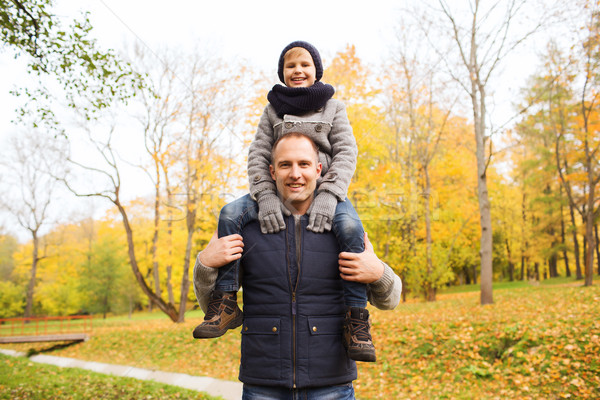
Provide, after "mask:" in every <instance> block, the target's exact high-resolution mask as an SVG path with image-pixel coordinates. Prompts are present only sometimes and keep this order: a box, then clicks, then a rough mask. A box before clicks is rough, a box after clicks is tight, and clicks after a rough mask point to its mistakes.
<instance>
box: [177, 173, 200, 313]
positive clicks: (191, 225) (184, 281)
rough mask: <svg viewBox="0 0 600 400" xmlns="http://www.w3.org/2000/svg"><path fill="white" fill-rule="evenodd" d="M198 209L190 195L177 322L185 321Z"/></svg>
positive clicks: (192, 194)
mask: <svg viewBox="0 0 600 400" xmlns="http://www.w3.org/2000/svg"><path fill="white" fill-rule="evenodd" d="M195 181H196V177H195V176H194V178H193V179H192V182H195ZM196 207H197V201H196V196H195V194H194V193H190V194H188V201H187V204H186V209H187V212H186V226H187V233H188V234H187V242H186V246H185V258H184V260H183V275H182V276H181V295H180V298H179V318H178V320H177V322H184V321H185V309H186V304H187V294H188V291H189V290H190V279H189V270H190V259H191V254H192V239H193V237H194V231H195V230H196Z"/></svg>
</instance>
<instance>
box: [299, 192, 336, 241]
mask: <svg viewBox="0 0 600 400" xmlns="http://www.w3.org/2000/svg"><path fill="white" fill-rule="evenodd" d="M337 203H338V201H337V198H336V197H335V196H334V195H333V194H331V193H329V192H325V191H323V192H320V193H319V194H317V197H315V199H314V200H313V202H312V204H311V205H310V208H309V209H308V212H307V213H308V214H309V218H308V226H307V227H306V229H308V230H309V231H313V232H315V233H322V232H325V231H330V230H331V223H332V222H333V216H334V214H335V208H336V207H337Z"/></svg>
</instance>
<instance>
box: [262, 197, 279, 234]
mask: <svg viewBox="0 0 600 400" xmlns="http://www.w3.org/2000/svg"><path fill="white" fill-rule="evenodd" d="M281 207H283V204H281V200H279V197H277V195H276V194H274V193H266V194H263V195H261V196H259V197H258V221H259V222H260V230H261V232H262V233H277V232H279V231H280V230H283V229H285V222H284V221H283V213H282V210H281Z"/></svg>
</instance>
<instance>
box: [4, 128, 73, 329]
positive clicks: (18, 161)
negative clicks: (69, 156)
mask: <svg viewBox="0 0 600 400" xmlns="http://www.w3.org/2000/svg"><path fill="white" fill-rule="evenodd" d="M11 139H12V140H11V142H10V148H9V149H10V150H9V152H8V154H6V156H5V157H6V158H4V159H3V162H2V164H3V167H4V169H5V171H6V174H5V176H4V177H3V179H2V180H3V182H4V183H5V184H7V185H9V186H7V187H6V188H4V195H3V196H2V197H1V200H0V204H1V205H2V207H3V208H5V209H7V210H8V211H9V212H10V213H11V214H12V215H13V216H14V217H15V218H16V219H17V221H18V223H19V225H21V226H22V227H23V228H24V229H26V230H27V231H29V234H30V235H31V239H32V244H33V249H32V253H31V267H30V273H29V282H28V284H27V293H26V305H25V317H30V316H31V315H32V312H33V301H34V294H35V285H36V280H37V271H38V263H39V261H40V260H42V259H43V258H44V256H43V255H40V229H41V228H42V226H43V225H48V224H49V223H50V222H51V211H50V209H51V203H52V202H53V201H55V200H56V198H54V196H55V192H56V188H57V181H56V179H55V178H54V176H60V175H62V174H63V173H64V163H63V162H61V157H62V155H63V154H64V153H63V152H64V150H63V149H62V148H61V146H60V144H61V143H62V141H61V140H60V139H59V138H57V139H53V138H52V137H50V136H47V135H45V134H43V133H40V132H36V131H28V132H25V133H22V134H20V135H19V136H14V137H12V138H11Z"/></svg>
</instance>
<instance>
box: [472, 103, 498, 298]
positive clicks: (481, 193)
mask: <svg viewBox="0 0 600 400" xmlns="http://www.w3.org/2000/svg"><path fill="white" fill-rule="evenodd" d="M480 96H481V97H482V98H481V99H480V102H481V103H483V102H484V99H483V97H484V96H485V94H484V93H481V94H480ZM481 107H482V112H481V115H477V113H475V126H476V128H475V139H476V141H477V198H478V200H479V217H480V218H479V222H480V227H481V240H480V244H481V247H480V254H481V298H480V300H481V301H480V302H481V304H482V305H485V304H492V303H493V302H494V299H493V293H492V275H493V271H492V215H491V205H490V200H489V194H488V188H487V171H486V170H487V165H486V157H485V138H484V135H485V123H484V118H485V111H484V109H485V106H484V105H483V104H482V105H481Z"/></svg>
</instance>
